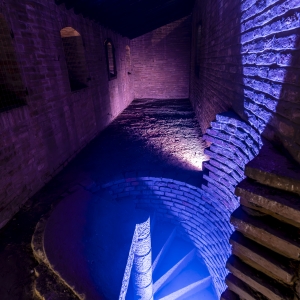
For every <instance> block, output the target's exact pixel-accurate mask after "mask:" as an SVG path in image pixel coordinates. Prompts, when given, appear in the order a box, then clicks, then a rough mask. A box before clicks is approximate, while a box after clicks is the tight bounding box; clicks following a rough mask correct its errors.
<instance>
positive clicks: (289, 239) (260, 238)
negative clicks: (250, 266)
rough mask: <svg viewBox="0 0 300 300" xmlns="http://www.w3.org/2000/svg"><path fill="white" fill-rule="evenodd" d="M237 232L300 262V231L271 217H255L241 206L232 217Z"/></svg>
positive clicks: (231, 220)
mask: <svg viewBox="0 0 300 300" xmlns="http://www.w3.org/2000/svg"><path fill="white" fill-rule="evenodd" d="M230 222H231V224H232V225H233V226H234V227H235V228H236V230H237V231H239V232H241V233H243V234H244V235H245V236H246V237H248V238H250V239H251V240H254V241H256V242H257V243H259V244H261V245H263V246H265V247H267V248H269V249H272V250H273V251H275V252H277V253H279V254H282V255H284V256H286V257H288V258H291V259H294V260H300V235H299V229H298V228H296V227H294V226H291V225H288V224H285V223H283V222H281V221H279V220H277V219H275V218H273V217H271V216H264V217H254V216H250V215H248V214H247V213H246V212H245V211H244V210H243V209H242V207H241V206H240V207H239V208H237V209H236V210H235V211H234V212H233V213H232V215H231V218H230Z"/></svg>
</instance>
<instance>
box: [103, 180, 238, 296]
mask: <svg viewBox="0 0 300 300" xmlns="http://www.w3.org/2000/svg"><path fill="white" fill-rule="evenodd" d="M104 187H105V188H107V189H109V190H110V192H111V193H112V195H113V197H114V198H116V199H120V200H121V199H124V198H128V197H129V198H130V199H133V200H134V201H135V202H136V204H137V207H140V208H145V207H146V208H147V207H149V208H154V209H155V210H156V217H157V218H159V219H164V220H166V219H167V220H169V221H170V222H172V223H174V224H176V225H179V226H178V233H179V235H181V236H182V237H183V238H187V236H188V237H189V238H190V240H192V242H193V243H194V244H195V246H196V247H197V248H198V250H199V252H198V254H199V255H200V256H202V257H203V259H204V261H205V263H206V265H207V267H208V269H209V271H210V273H211V275H212V277H213V279H214V283H215V287H216V290H217V291H218V293H221V292H222V291H223V290H224V289H225V283H224V278H225V276H226V274H227V271H226V269H225V263H226V260H227V258H228V256H229V254H230V245H229V243H228V234H227V232H231V231H232V230H231V227H230V225H229V222H228V220H229V212H228V211H227V210H226V208H225V207H224V206H222V205H220V204H219V203H218V201H214V200H213V199H210V201H207V199H204V197H205V193H204V192H203V191H202V190H201V189H200V188H197V187H195V186H192V185H189V184H186V183H184V182H181V181H176V180H173V179H167V178H158V177H137V178H124V179H120V180H117V181H114V182H110V183H108V184H105V185H104Z"/></svg>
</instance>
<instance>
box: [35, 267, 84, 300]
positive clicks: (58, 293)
mask: <svg viewBox="0 0 300 300" xmlns="http://www.w3.org/2000/svg"><path fill="white" fill-rule="evenodd" d="M34 271H35V276H36V278H35V281H34V284H33V293H34V296H35V298H36V299H41V300H53V299H55V300H66V299H68V300H80V299H82V298H81V297H79V296H77V295H75V294H74V293H73V291H72V290H71V289H70V288H69V287H68V286H66V285H65V283H64V282H63V281H61V280H60V279H59V278H58V277H57V276H56V275H55V274H54V273H53V272H52V271H50V270H49V269H48V268H47V267H45V266H43V265H42V264H40V265H38V266H37V267H36V268H35V270H34Z"/></svg>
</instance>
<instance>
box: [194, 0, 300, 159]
mask: <svg viewBox="0 0 300 300" xmlns="http://www.w3.org/2000/svg"><path fill="white" fill-rule="evenodd" d="M299 12H300V3H299V1H297V0H295V1H290V0H269V1H268V0H264V1H256V0H245V1H242V2H241V1H238V0H233V1H232V0H213V1H208V0H206V1H200V0H197V1H196V4H195V8H194V12H193V19H192V24H193V38H192V56H191V66H192V68H191V84H190V90H191V95H190V98H191V101H192V103H193V106H194V109H195V111H196V114H197V117H198V120H199V122H200V125H201V127H202V131H203V132H205V130H206V129H207V128H208V127H209V124H210V122H211V121H212V120H213V119H214V117H215V115H216V114H217V113H220V112H222V111H227V110H228V109H229V108H233V109H234V110H235V111H236V112H237V113H238V114H239V115H240V117H242V119H244V120H246V121H248V122H249V123H250V124H251V125H252V126H253V127H254V128H256V129H257V130H258V132H259V133H260V134H262V135H263V136H265V137H266V138H268V139H269V140H272V141H274V142H276V143H279V144H283V145H284V146H285V148H287V149H288V150H289V152H290V153H291V154H292V155H293V157H294V158H295V159H296V160H298V161H299V162H300V140H299V139H300V119H299V113H300V104H299V103H300V102H299V97H300V96H299V92H300V81H299V71H298V70H299V43H300V40H299V36H300V25H299ZM199 23H201V25H202V35H201V39H200V54H198V55H199V58H200V60H199V68H197V67H196V49H197V26H198V24H199Z"/></svg>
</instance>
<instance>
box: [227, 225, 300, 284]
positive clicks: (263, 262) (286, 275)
mask: <svg viewBox="0 0 300 300" xmlns="http://www.w3.org/2000/svg"><path fill="white" fill-rule="evenodd" d="M230 244H231V245H232V254H234V255H235V256H238V257H239V258H240V259H241V260H243V261H244V262H245V263H247V264H248V265H250V266H252V267H253V268H254V269H256V270H259V271H261V272H262V273H264V274H266V275H268V276H269V277H272V278H273V279H275V280H278V281H281V282H283V283H285V284H288V285H293V284H294V282H295V280H296V278H297V273H298V268H299V263H298V262H296V261H294V260H291V259H288V258H286V257H284V256H282V255H280V254H278V253H276V252H274V251H272V250H270V249H268V248H266V247H263V246H261V245H260V244H258V243H256V242H254V241H253V240H250V239H248V238H246V237H245V236H243V235H242V234H241V233H239V232H237V231H235V232H234V233H233V234H232V235H231V237H230Z"/></svg>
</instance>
